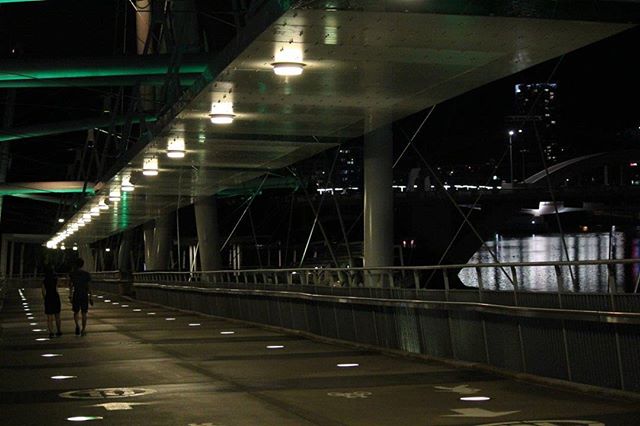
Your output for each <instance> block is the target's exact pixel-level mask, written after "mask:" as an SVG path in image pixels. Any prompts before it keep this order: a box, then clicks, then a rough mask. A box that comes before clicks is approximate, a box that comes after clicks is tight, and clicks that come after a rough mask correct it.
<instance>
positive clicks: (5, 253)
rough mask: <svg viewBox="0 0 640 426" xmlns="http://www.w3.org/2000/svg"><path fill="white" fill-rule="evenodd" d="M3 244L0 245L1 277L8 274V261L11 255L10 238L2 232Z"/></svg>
mask: <svg viewBox="0 0 640 426" xmlns="http://www.w3.org/2000/svg"><path fill="white" fill-rule="evenodd" d="M1 238H2V243H1V244H2V245H1V246H0V277H2V278H4V277H6V276H7V261H8V257H9V240H8V239H7V237H5V235H4V234H2V237H1Z"/></svg>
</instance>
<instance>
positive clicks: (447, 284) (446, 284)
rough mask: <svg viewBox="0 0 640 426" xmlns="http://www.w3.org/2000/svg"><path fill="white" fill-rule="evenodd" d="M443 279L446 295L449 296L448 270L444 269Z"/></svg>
mask: <svg viewBox="0 0 640 426" xmlns="http://www.w3.org/2000/svg"><path fill="white" fill-rule="evenodd" d="M442 279H443V280H444V289H445V291H446V294H447V295H448V294H449V274H448V271H447V268H443V269H442Z"/></svg>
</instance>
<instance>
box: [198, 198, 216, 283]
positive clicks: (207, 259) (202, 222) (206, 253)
mask: <svg viewBox="0 0 640 426" xmlns="http://www.w3.org/2000/svg"><path fill="white" fill-rule="evenodd" d="M194 210H195V216H196V228H197V231H198V252H199V254H200V270H202V271H215V270H219V269H222V257H221V256H220V243H221V241H220V230H219V228H218V206H217V203H216V199H215V198H214V197H202V198H198V199H197V200H196V202H195V204H194Z"/></svg>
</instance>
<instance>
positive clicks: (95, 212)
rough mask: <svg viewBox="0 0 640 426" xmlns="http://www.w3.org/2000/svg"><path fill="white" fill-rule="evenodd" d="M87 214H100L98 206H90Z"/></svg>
mask: <svg viewBox="0 0 640 426" xmlns="http://www.w3.org/2000/svg"><path fill="white" fill-rule="evenodd" d="M107 208H109V206H107ZM89 214H90V215H91V216H100V207H99V206H95V207H92V208H91V211H90V212H89Z"/></svg>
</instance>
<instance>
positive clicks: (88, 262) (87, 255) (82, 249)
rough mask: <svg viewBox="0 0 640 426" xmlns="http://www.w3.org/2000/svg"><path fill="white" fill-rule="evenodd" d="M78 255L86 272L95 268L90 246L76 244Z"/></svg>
mask: <svg viewBox="0 0 640 426" xmlns="http://www.w3.org/2000/svg"><path fill="white" fill-rule="evenodd" d="M78 256H80V258H81V259H82V260H84V267H83V268H84V269H85V270H86V271H87V272H95V270H96V266H97V265H96V258H95V256H94V255H93V251H92V250H91V246H89V244H80V246H78Z"/></svg>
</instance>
